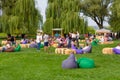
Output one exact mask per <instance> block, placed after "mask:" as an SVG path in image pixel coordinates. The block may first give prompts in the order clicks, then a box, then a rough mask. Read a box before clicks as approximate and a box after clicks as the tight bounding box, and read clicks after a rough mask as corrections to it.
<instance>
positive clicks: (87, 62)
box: [77, 58, 95, 68]
mask: <svg viewBox="0 0 120 80" xmlns="http://www.w3.org/2000/svg"><path fill="white" fill-rule="evenodd" d="M77 64H78V67H79V68H94V67H95V63H94V60H92V59H89V58H79V59H78V60H77Z"/></svg>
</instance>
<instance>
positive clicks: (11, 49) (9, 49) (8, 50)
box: [4, 47, 14, 52]
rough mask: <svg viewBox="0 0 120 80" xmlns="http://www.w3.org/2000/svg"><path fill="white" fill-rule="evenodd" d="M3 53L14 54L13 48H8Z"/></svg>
mask: <svg viewBox="0 0 120 80" xmlns="http://www.w3.org/2000/svg"><path fill="white" fill-rule="evenodd" d="M4 52H14V48H13V47H10V48H8V49H6V50H5V51H4Z"/></svg>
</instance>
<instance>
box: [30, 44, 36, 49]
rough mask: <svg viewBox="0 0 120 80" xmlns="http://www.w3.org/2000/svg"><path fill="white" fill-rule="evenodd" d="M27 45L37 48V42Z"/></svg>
mask: <svg viewBox="0 0 120 80" xmlns="http://www.w3.org/2000/svg"><path fill="white" fill-rule="evenodd" d="M29 47H30V48H37V44H30V45H29Z"/></svg>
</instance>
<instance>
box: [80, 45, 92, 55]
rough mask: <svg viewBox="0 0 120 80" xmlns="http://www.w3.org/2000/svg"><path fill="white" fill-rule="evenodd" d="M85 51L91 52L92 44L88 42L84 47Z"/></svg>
mask: <svg viewBox="0 0 120 80" xmlns="http://www.w3.org/2000/svg"><path fill="white" fill-rule="evenodd" d="M82 50H83V52H84V53H91V51H92V46H91V45H89V44H86V46H85V47H84V48H82Z"/></svg>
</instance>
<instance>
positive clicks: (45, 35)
mask: <svg viewBox="0 0 120 80" xmlns="http://www.w3.org/2000/svg"><path fill="white" fill-rule="evenodd" d="M43 39H44V51H48V43H49V42H48V39H49V36H48V35H47V34H46V33H45V34H44V36H43Z"/></svg>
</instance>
